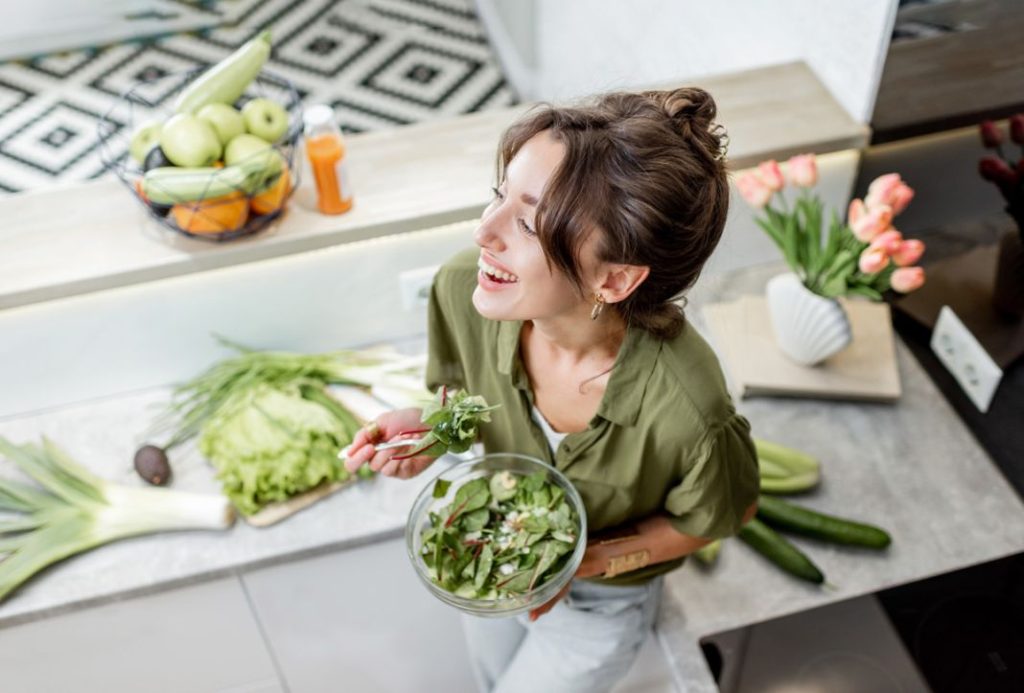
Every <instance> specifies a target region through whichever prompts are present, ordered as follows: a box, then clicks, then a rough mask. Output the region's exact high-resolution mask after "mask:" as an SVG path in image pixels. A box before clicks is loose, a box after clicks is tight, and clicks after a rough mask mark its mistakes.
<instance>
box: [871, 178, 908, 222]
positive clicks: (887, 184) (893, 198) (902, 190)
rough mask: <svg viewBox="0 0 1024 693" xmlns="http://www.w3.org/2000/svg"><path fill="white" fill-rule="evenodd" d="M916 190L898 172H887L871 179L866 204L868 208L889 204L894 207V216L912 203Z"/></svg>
mask: <svg viewBox="0 0 1024 693" xmlns="http://www.w3.org/2000/svg"><path fill="white" fill-rule="evenodd" d="M913 197H914V190H913V188H911V187H910V186H909V185H907V184H906V183H904V182H903V181H902V180H901V179H900V174H898V173H887V174H885V175H884V176H879V177H878V178H876V179H875V180H873V181H871V185H869V186H868V194H867V195H866V196H865V197H864V204H866V205H867V207H868V209H873V208H875V207H880V206H882V205H887V206H889V207H891V208H892V213H893V216H895V215H897V214H899V213H900V212H902V211H903V210H904V208H905V207H906V206H907V205H908V204H910V200H911V199H912V198H913Z"/></svg>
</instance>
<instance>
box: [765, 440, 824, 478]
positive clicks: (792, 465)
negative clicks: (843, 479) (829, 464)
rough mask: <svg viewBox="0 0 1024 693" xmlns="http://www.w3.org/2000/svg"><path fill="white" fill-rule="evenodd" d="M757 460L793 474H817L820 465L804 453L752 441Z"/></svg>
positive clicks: (777, 445) (768, 443)
mask: <svg viewBox="0 0 1024 693" xmlns="http://www.w3.org/2000/svg"><path fill="white" fill-rule="evenodd" d="M754 446H755V447H756V448H757V456H758V458H761V459H765V460H768V461H769V462H774V463H775V464H778V465H782V466H783V467H785V468H786V469H788V470H790V471H791V472H793V473H808V472H814V473H816V474H817V473H819V472H820V470H821V465H820V464H818V460H816V459H814V458H813V457H811V456H810V455H808V454H807V453H805V452H800V451H799V450H794V449H793V448H787V447H786V446H785V445H779V444H778V443H771V442H769V441H767V440H759V439H756V438H755V439H754Z"/></svg>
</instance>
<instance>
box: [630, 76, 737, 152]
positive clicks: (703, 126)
mask: <svg viewBox="0 0 1024 693" xmlns="http://www.w3.org/2000/svg"><path fill="white" fill-rule="evenodd" d="M646 96H647V97H648V98H650V99H653V100H654V101H655V102H656V103H658V104H659V105H660V106H661V109H662V111H664V113H665V115H666V116H667V117H668V118H669V119H670V120H672V121H673V123H674V124H675V126H676V128H677V129H678V130H679V132H680V133H681V134H682V135H683V136H684V137H685V138H687V139H690V140H694V141H696V143H697V144H698V145H699V146H700V148H701V149H702V150H703V151H705V152H706V153H707V155H708V156H709V157H711V158H712V159H714V160H715V161H721V160H722V159H724V158H725V153H726V149H727V148H728V146H729V137H728V135H726V134H725V128H724V127H722V126H721V125H719V124H717V123H715V122H714V121H715V116H716V115H717V113H718V107H717V106H716V105H715V100H714V99H713V98H712V97H711V94H709V93H707V92H706V91H704V90H703V89H700V88H699V87H681V88H679V89H672V90H669V91H650V92H646Z"/></svg>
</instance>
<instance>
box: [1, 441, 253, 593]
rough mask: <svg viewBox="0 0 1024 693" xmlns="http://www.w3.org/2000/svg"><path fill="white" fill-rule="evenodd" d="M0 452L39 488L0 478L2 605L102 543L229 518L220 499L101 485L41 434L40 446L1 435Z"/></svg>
mask: <svg viewBox="0 0 1024 693" xmlns="http://www.w3.org/2000/svg"><path fill="white" fill-rule="evenodd" d="M0 454H2V455H4V456H5V457H7V458H9V459H10V460H11V461H12V462H14V463H15V464H16V465H18V467H19V468H20V469H21V471H22V472H24V473H25V474H27V475H28V476H30V477H32V478H33V479H35V480H36V481H37V482H38V483H39V484H40V486H41V487H40V486H35V485H32V484H27V483H23V482H19V481H14V480H10V479H6V478H0V513H2V515H0V601H2V600H3V599H4V598H5V597H6V596H7V595H8V594H9V593H10V592H11V591H12V590H14V589H15V588H17V587H18V586H19V585H20V584H21V583H23V582H24V581H25V580H27V579H28V578H30V577H32V575H34V574H35V573H37V572H39V571H40V570H42V569H43V568H45V567H46V566H48V565H50V564H51V563H56V562H57V561H60V560H62V559H64V558H67V557H68V556H72V555H74V554H76V553H82V552H84V551H88V550H89V549H92V548H95V547H97V546H100V545H101V544H106V543H109V542H112V541H115V540H117V539H122V538H124V537H131V536H137V535H140V534H150V533H154V532H163V531H169V530H177V529H226V528H228V527H230V526H231V524H232V523H233V522H234V519H235V515H234V510H233V508H232V507H231V504H230V503H229V502H228V501H227V499H226V498H224V497H222V496H219V495H202V494H196V493H185V492H182V491H169V490H167V489H157V488H134V487H129V486H121V485H117V484H112V483H109V482H106V481H104V480H103V479H101V478H99V477H97V476H96V475H94V474H92V473H91V472H90V471H88V470H87V469H85V468H84V467H82V466H81V465H79V464H78V463H76V462H75V461H74V460H72V459H71V458H70V457H69V456H68V455H67V454H65V453H64V452H63V451H62V450H61V449H60V448H58V447H57V446H56V445H54V444H53V443H52V442H50V441H49V440H47V439H46V438H45V437H44V438H43V441H42V445H34V444H26V445H15V444H14V443H11V442H10V441H8V440H6V439H4V438H2V437H0ZM2 554H6V556H2Z"/></svg>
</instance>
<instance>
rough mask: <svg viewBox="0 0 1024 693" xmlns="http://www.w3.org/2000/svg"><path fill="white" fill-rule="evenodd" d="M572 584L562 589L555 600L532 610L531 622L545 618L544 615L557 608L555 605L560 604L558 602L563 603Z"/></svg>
mask: <svg viewBox="0 0 1024 693" xmlns="http://www.w3.org/2000/svg"><path fill="white" fill-rule="evenodd" d="M571 584H572V582H570V583H569V584H568V585H566V586H565V587H563V588H562V589H561V590H560V591H559V592H558V594H556V595H555V596H554V598H553V599H551V600H550V601H548V602H547V603H545V604H541V605H540V606H538V607H537V608H536V609H532V610H531V611H530V620H531V621H536V620H537V619H538V618H540V617H541V616H543V615H544V614H546V613H547V612H549V611H551V610H552V609H554V608H555V605H556V604H558V602H560V601H562V598H563V597H564V596H565V595H567V594H568V593H569V586H570V585H571Z"/></svg>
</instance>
